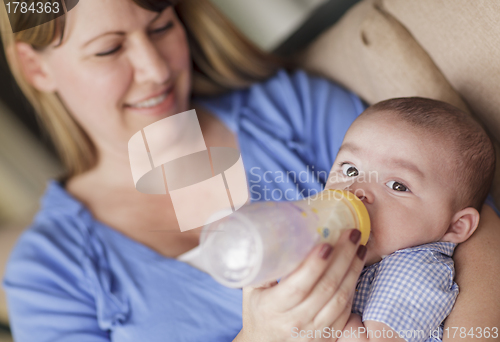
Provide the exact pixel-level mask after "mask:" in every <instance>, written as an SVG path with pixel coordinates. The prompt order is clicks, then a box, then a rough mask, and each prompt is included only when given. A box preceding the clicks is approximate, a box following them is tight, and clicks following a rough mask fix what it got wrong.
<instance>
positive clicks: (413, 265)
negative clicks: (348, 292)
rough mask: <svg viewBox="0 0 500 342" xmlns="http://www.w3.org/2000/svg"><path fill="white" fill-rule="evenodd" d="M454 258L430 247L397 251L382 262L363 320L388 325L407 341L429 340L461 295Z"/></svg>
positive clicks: (371, 288)
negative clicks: (455, 280) (455, 274)
mask: <svg viewBox="0 0 500 342" xmlns="http://www.w3.org/2000/svg"><path fill="white" fill-rule="evenodd" d="M453 276H454V270H453V267H452V261H451V258H449V257H445V256H442V255H441V254H440V253H436V252H433V251H429V250H411V249H409V250H408V251H398V252H396V253H393V254H391V255H390V256H388V257H386V258H385V259H383V260H382V261H381V262H380V265H379V267H378V270H377V272H376V274H375V279H374V280H373V283H372V285H371V287H370V292H369V294H368V299H367V303H366V307H365V309H364V312H363V317H362V320H363V322H364V321H367V320H372V321H378V322H382V323H385V324H387V325H388V326H389V327H390V328H392V329H393V330H394V331H395V332H396V333H398V334H400V336H401V337H402V338H404V339H405V340H406V341H408V342H422V341H427V340H428V338H429V336H430V334H431V333H432V332H434V331H436V330H439V326H440V325H441V323H442V322H443V321H444V319H445V318H446V317H447V316H448V315H449V314H450V312H451V310H452V308H453V305H454V303H455V299H456V297H457V295H458V285H457V284H456V283H454V281H453Z"/></svg>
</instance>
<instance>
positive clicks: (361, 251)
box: [356, 245, 366, 260]
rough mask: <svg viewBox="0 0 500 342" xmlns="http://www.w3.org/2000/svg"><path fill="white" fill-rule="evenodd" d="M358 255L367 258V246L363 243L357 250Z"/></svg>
mask: <svg viewBox="0 0 500 342" xmlns="http://www.w3.org/2000/svg"><path fill="white" fill-rule="evenodd" d="M356 255H357V256H358V258H360V259H361V260H364V259H365V255H366V246H363V245H361V246H359V247H358V250H357V251H356Z"/></svg>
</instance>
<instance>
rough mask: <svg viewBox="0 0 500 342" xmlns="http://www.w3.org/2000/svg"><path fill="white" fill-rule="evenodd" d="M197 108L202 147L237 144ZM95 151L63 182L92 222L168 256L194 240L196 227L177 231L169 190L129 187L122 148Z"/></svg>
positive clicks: (196, 241) (177, 252)
mask: <svg viewBox="0 0 500 342" xmlns="http://www.w3.org/2000/svg"><path fill="white" fill-rule="evenodd" d="M197 112H198V117H199V121H200V126H201V128H202V132H203V135H204V138H205V142H206V145H207V147H209V146H228V147H233V148H237V143H236V138H235V136H234V135H233V134H232V133H231V132H230V131H229V130H228V129H227V128H226V127H225V126H224V125H223V124H222V123H221V122H220V121H219V120H217V119H216V118H215V117H213V116H211V115H209V114H206V112H203V111H202V110H197ZM100 152H101V153H100V161H99V163H98V164H97V166H96V167H95V168H93V169H92V170H90V171H88V172H86V173H84V174H82V175H79V176H76V177H73V178H71V179H69V180H68V182H67V185H66V188H67V190H68V191H69V192H70V193H71V194H72V195H73V196H74V197H76V198H77V199H79V200H80V201H81V202H82V203H84V204H85V205H86V207H87V208H88V209H89V210H90V211H91V212H92V214H93V216H94V217H95V218H96V219H97V220H99V221H101V222H102V223H104V224H106V225H108V226H109V227H112V228H114V229H116V230H118V231H120V232H122V233H123V234H125V235H127V236H128V237H130V238H131V239H133V240H136V241H138V242H140V243H142V244H144V245H146V246H148V247H150V248H151V249H153V250H155V251H157V252H159V253H161V254H163V255H165V256H169V257H176V256H178V255H180V254H182V253H184V252H186V251H188V250H189V249H191V248H193V247H195V246H196V245H197V244H198V238H199V232H200V229H199V228H197V229H194V230H192V231H189V232H184V233H181V231H180V228H179V226H178V223H177V219H176V216H175V212H174V210H173V205H172V202H171V199H170V196H169V194H166V195H148V194H143V193H140V192H139V191H137V190H136V189H135V185H134V181H133V178H132V173H131V169H130V163H129V160H128V154H127V151H122V153H117V152H116V151H114V152H111V151H110V152H106V150H101V151H100ZM167 233H168V234H167Z"/></svg>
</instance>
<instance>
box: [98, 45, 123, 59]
mask: <svg viewBox="0 0 500 342" xmlns="http://www.w3.org/2000/svg"><path fill="white" fill-rule="evenodd" d="M121 48H122V46H121V45H118V46H117V47H115V48H114V49H112V50H109V51H106V52H102V53H98V54H96V56H97V57H104V56H109V55H112V54H114V53H115V52H118V51H119V50H120V49H121Z"/></svg>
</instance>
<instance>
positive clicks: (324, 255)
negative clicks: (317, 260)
mask: <svg viewBox="0 0 500 342" xmlns="http://www.w3.org/2000/svg"><path fill="white" fill-rule="evenodd" d="M332 250H333V247H332V246H331V245H330V244H328V243H325V244H324V245H323V246H321V249H320V250H319V256H320V257H321V259H323V260H326V259H328V257H329V256H330V254H331V253H332Z"/></svg>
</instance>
